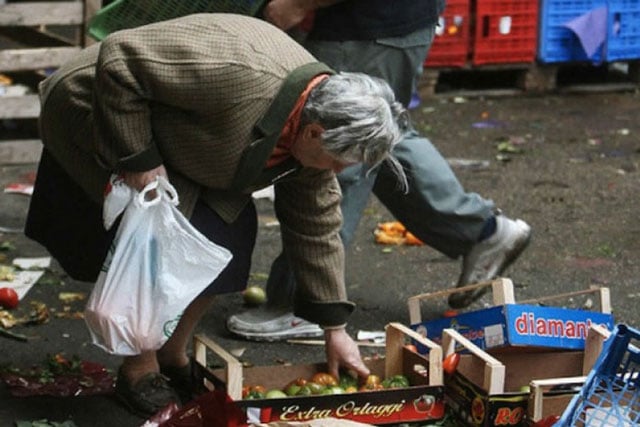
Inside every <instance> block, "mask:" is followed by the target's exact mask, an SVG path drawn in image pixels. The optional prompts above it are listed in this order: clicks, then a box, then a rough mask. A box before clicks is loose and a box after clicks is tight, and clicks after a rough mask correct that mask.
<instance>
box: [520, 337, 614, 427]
mask: <svg viewBox="0 0 640 427" xmlns="http://www.w3.org/2000/svg"><path fill="white" fill-rule="evenodd" d="M610 335H611V331H609V330H607V329H604V328H602V327H599V326H595V325H593V326H592V327H591V328H590V329H589V334H588V335H587V342H586V345H585V350H584V363H583V366H582V375H581V376H577V377H560V378H548V379H541V380H532V381H531V383H530V386H531V393H530V394H529V403H528V406H527V419H528V420H529V422H530V423H531V424H533V423H536V422H537V421H540V420H544V419H545V418H547V417H550V416H552V415H558V416H559V415H561V414H563V413H564V412H565V410H566V408H567V406H568V405H569V403H570V402H571V400H572V399H573V397H574V396H575V395H576V394H577V393H579V392H580V391H581V390H582V387H583V385H584V383H585V381H586V379H587V376H586V375H587V374H588V373H589V371H590V370H591V369H593V367H594V365H595V362H596V360H597V359H598V357H599V356H600V354H601V353H602V348H603V343H604V341H605V340H606V339H607V338H608V337H609V336H610Z"/></svg>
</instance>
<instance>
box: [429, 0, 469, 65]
mask: <svg viewBox="0 0 640 427" xmlns="http://www.w3.org/2000/svg"><path fill="white" fill-rule="evenodd" d="M470 34H471V2H470V1H469V0H448V1H447V4H446V6H445V9H444V12H443V14H442V16H441V17H440V19H439V21H438V26H437V27H436V35H435V37H434V39H433V43H432V44H431V48H430V49H429V53H428V54H427V59H426V60H425V61H424V66H425V67H462V66H464V65H466V63H467V61H468V59H469V46H470V45H469V43H470Z"/></svg>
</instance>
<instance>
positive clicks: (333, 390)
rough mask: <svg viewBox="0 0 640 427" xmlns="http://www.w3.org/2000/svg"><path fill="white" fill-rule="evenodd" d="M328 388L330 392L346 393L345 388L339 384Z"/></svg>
mask: <svg viewBox="0 0 640 427" xmlns="http://www.w3.org/2000/svg"><path fill="white" fill-rule="evenodd" d="M327 389H328V390H329V391H330V393H329V394H344V393H345V391H344V389H343V388H342V387H340V386H339V385H334V386H331V387H328V388H327Z"/></svg>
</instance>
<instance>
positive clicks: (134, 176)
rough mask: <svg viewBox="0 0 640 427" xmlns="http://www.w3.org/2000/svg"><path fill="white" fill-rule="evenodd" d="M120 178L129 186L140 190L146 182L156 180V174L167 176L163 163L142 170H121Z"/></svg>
mask: <svg viewBox="0 0 640 427" xmlns="http://www.w3.org/2000/svg"><path fill="white" fill-rule="evenodd" d="M121 175H122V179H123V180H124V183H125V184H127V185H128V186H129V187H131V188H133V189H135V190H138V191H141V190H142V189H143V188H144V187H146V186H147V184H149V183H151V182H153V181H155V180H156V178H157V177H158V176H163V177H165V178H166V177H167V170H166V169H165V168H164V166H163V165H160V166H158V167H157V168H154V169H151V170H148V171H144V172H122V173H121Z"/></svg>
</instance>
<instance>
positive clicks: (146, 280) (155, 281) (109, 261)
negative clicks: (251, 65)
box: [85, 177, 231, 356]
mask: <svg viewBox="0 0 640 427" xmlns="http://www.w3.org/2000/svg"><path fill="white" fill-rule="evenodd" d="M111 185H112V188H111V191H110V192H109V193H108V195H107V196H106V197H105V206H104V218H103V220H104V222H105V227H106V228H110V227H111V225H112V224H113V222H114V221H115V219H116V218H117V216H118V215H119V214H120V213H121V212H122V210H123V209H124V215H123V217H122V220H121V222H120V225H119V228H118V231H117V233H116V236H115V239H114V242H113V245H112V246H111V248H110V250H109V253H108V254H107V257H106V259H105V262H104V265H103V268H102V271H101V272H100V275H99V276H98V280H97V281H96V284H95V286H94V288H93V291H92V292H91V295H90V297H89V300H88V301H87V306H86V308H85V321H86V323H87V326H88V327H89V331H90V333H91V338H92V340H93V343H94V344H96V345H98V346H99V347H101V348H103V349H104V350H106V351H108V352H109V353H113V354H118V355H123V356H130V355H136V354H140V353H141V352H143V351H152V350H157V349H158V348H160V347H161V346H162V344H164V342H165V341H166V340H167V339H168V338H169V336H171V333H172V332H173V329H174V328H175V326H176V324H177V322H178V320H179V318H180V316H181V314H182V312H183V311H184V309H185V308H186V307H187V305H189V303H191V301H192V300H193V299H194V298H195V297H196V296H197V295H198V294H199V293H200V292H202V291H203V290H204V289H205V288H206V287H207V286H208V285H209V284H210V283H211V282H212V281H213V280H214V279H215V278H216V277H217V276H218V274H220V272H221V271H222V270H223V269H224V267H226V265H227V264H228V263H229V261H230V260H231V253H230V252H229V251H228V250H226V249H225V248H222V247H220V246H218V245H216V244H214V243H213V242H211V241H210V240H208V239H207V238H206V237H205V236H203V235H202V234H201V233H200V232H199V231H198V230H196V229H195V228H194V227H193V226H192V225H191V224H190V223H189V221H188V220H187V219H186V218H185V217H184V215H182V214H181V213H180V211H178V209H177V208H176V206H177V204H178V198H177V194H176V191H175V189H174V188H173V187H172V186H171V184H169V182H168V181H167V180H166V179H164V178H162V177H160V178H159V179H158V180H157V181H154V182H153V183H151V184H149V185H148V186H147V187H145V188H144V190H142V191H141V192H139V193H138V192H136V191H135V190H132V189H130V188H129V187H128V186H126V185H125V184H124V182H122V180H117V179H112V180H111ZM154 190H155V198H153V199H152V200H147V199H148V198H149V194H153V191H154ZM125 208H126V209H125Z"/></svg>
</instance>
